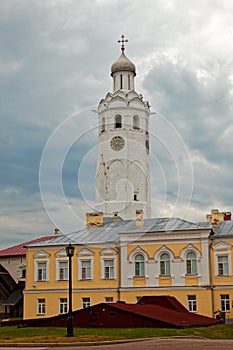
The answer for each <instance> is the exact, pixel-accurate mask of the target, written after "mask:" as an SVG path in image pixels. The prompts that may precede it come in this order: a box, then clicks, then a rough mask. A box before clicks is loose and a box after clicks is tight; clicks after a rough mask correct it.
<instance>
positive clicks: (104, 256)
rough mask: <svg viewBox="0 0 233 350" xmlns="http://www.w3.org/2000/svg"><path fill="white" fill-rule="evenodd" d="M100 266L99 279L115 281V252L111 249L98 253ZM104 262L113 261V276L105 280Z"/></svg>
mask: <svg viewBox="0 0 233 350" xmlns="http://www.w3.org/2000/svg"><path fill="white" fill-rule="evenodd" d="M100 255H101V256H100V264H101V279H102V280H106V281H108V280H115V279H116V255H117V253H116V251H115V250H114V249H111V248H107V249H104V250H102V251H101V253H100ZM105 260H113V267H114V276H113V277H111V278H105V265H104V262H105Z"/></svg>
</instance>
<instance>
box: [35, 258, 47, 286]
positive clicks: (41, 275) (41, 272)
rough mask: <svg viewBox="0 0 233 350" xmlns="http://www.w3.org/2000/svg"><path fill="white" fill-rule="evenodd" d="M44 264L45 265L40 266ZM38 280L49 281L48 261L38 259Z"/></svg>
mask: <svg viewBox="0 0 233 350" xmlns="http://www.w3.org/2000/svg"><path fill="white" fill-rule="evenodd" d="M40 265H44V267H39V266H40ZM36 280H37V282H46V281H47V261H38V262H37V279H36Z"/></svg>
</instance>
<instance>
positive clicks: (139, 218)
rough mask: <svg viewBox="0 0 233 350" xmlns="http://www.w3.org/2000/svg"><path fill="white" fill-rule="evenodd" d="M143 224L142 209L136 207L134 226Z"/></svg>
mask: <svg viewBox="0 0 233 350" xmlns="http://www.w3.org/2000/svg"><path fill="white" fill-rule="evenodd" d="M143 224H144V220H143V210H142V209H140V210H139V209H138V210H136V226H137V227H142V226H143Z"/></svg>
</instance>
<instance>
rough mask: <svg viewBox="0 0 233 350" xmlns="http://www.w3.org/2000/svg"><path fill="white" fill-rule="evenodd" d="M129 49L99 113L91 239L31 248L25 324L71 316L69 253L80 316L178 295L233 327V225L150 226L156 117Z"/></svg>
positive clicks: (169, 222) (173, 221)
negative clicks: (138, 85) (94, 308)
mask: <svg viewBox="0 0 233 350" xmlns="http://www.w3.org/2000/svg"><path fill="white" fill-rule="evenodd" d="M121 44H122V47H121V50H122V53H121V56H120V57H119V59H118V60H117V61H116V62H115V63H114V64H113V65H112V68H111V76H112V78H113V92H111V93H108V94H107V95H106V97H105V99H103V100H101V101H100V103H99V107H98V114H99V141H98V157H97V173H96V209H98V211H97V212H95V213H89V214H87V216H86V219H87V223H86V224H87V225H86V229H84V230H81V231H79V232H75V233H72V234H69V235H67V236H62V235H60V236H59V237H56V238H53V239H50V240H48V241H45V242H36V243H34V244H30V245H29V246H28V247H27V257H26V259H27V260H26V266H27V276H26V288H25V290H24V318H25V319H30V318H37V317H38V318H43V317H49V316H55V315H57V314H65V313H67V305H68V258H67V256H66V250H65V248H66V246H67V245H68V244H69V243H71V244H72V245H73V246H74V247H75V253H74V257H73V258H72V266H73V276H72V282H73V283H72V285H73V291H72V292H73V309H74V310H77V309H80V308H86V307H88V306H90V305H94V304H98V303H102V302H117V301H125V302H127V303H136V301H137V300H139V299H140V298H141V297H142V296H159V295H167V296H168V295H169V296H173V297H175V298H176V299H178V300H179V302H180V303H182V305H184V306H185V307H186V308H187V309H188V310H189V311H191V312H194V313H199V314H201V315H204V316H210V317H212V316H214V315H216V316H217V315H218V313H219V312H220V311H221V312H222V313H224V315H225V316H226V317H227V319H230V318H233V310H232V303H233V278H232V269H233V265H232V264H233V262H232V254H233V248H232V247H233V222H232V221H223V222H218V225H217V226H212V225H211V223H210V222H204V223H191V222H188V221H185V220H182V219H179V218H155V219H150V175H149V116H150V108H149V104H148V102H145V101H143V99H142V96H141V95H139V94H138V93H136V92H135V90H134V78H135V75H136V73H135V66H134V64H133V63H132V62H131V61H130V60H129V59H128V58H127V57H126V56H125V53H124V51H125V46H124V44H125V40H124V37H122V40H121Z"/></svg>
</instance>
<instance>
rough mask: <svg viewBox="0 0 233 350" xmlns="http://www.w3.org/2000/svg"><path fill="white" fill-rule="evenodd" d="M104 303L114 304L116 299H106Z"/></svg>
mask: <svg viewBox="0 0 233 350" xmlns="http://www.w3.org/2000/svg"><path fill="white" fill-rule="evenodd" d="M104 302H105V303H113V302H114V299H113V297H104Z"/></svg>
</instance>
